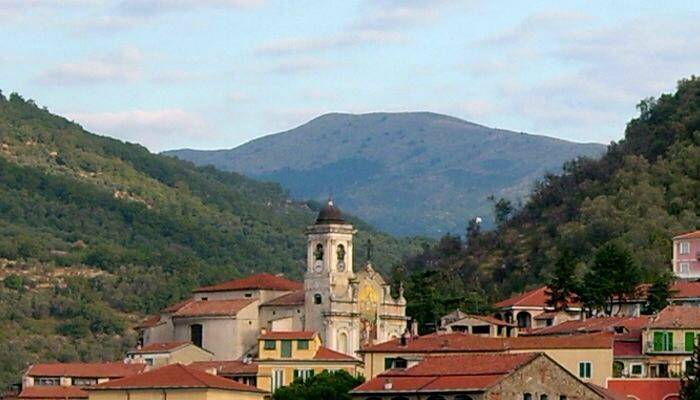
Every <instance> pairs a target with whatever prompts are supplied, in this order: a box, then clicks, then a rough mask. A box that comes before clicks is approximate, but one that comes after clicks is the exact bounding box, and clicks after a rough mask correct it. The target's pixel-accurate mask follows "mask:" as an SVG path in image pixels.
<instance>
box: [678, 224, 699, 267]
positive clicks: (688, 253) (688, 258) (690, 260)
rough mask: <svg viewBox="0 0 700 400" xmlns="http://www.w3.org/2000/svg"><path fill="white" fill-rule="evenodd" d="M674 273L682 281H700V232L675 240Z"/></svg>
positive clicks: (684, 235)
mask: <svg viewBox="0 0 700 400" xmlns="http://www.w3.org/2000/svg"><path fill="white" fill-rule="evenodd" d="M673 273H674V274H675V275H676V276H677V277H678V278H681V279H700V230H698V231H694V232H688V233H684V234H682V235H678V236H676V237H674V238H673Z"/></svg>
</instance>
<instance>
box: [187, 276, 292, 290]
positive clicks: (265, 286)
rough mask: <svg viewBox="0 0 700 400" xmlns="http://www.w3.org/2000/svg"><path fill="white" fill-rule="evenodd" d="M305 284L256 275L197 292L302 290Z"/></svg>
mask: <svg viewBox="0 0 700 400" xmlns="http://www.w3.org/2000/svg"><path fill="white" fill-rule="evenodd" d="M303 288H304V284H303V283H301V282H299V281H293V280H290V279H287V278H283V277H281V276H276V275H271V274H256V275H251V276H248V277H245V278H240V279H233V280H230V281H227V282H224V283H219V284H217V285H211V286H204V287H200V288H199V289H197V290H195V292H225V291H229V290H287V291H292V290H301V289H303Z"/></svg>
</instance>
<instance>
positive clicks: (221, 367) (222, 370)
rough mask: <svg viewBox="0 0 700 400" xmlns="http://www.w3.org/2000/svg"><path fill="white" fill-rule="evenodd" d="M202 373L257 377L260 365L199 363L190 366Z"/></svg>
mask: <svg viewBox="0 0 700 400" xmlns="http://www.w3.org/2000/svg"><path fill="white" fill-rule="evenodd" d="M189 367H191V368H195V369H199V370H202V371H205V372H206V371H209V370H212V369H213V370H216V374H217V375H257V373H258V364H257V363H254V362H250V363H244V362H243V361H238V360H234V361H197V362H193V363H192V364H190V365H189Z"/></svg>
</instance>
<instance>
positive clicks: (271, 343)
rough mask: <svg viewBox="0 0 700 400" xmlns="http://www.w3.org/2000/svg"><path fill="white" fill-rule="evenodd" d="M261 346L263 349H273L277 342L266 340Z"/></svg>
mask: <svg viewBox="0 0 700 400" xmlns="http://www.w3.org/2000/svg"><path fill="white" fill-rule="evenodd" d="M263 348H264V349H265V350H274V349H276V348H277V342H276V341H274V340H266V341H265V345H264V346H263Z"/></svg>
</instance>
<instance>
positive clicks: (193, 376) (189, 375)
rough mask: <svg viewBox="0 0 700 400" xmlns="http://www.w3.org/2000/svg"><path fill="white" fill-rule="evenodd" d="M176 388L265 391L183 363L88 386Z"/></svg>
mask: <svg viewBox="0 0 700 400" xmlns="http://www.w3.org/2000/svg"><path fill="white" fill-rule="evenodd" d="M153 388H157V389H166V388H167V389H176V388H207V389H222V390H234V391H245V392H258V393H261V392H263V391H262V390H260V389H258V388H255V387H253V386H249V385H244V384H242V383H239V382H236V381H233V380H231V379H226V378H222V377H220V376H215V375H211V374H208V373H206V372H204V371H201V370H199V369H196V368H191V367H186V366H184V365H182V364H171V365H166V366H165V367H161V368H158V369H154V370H152V371H148V372H144V373H143V374H138V375H133V376H130V377H128V378H123V379H117V380H113V381H109V382H105V383H102V384H99V385H96V386H92V387H90V388H88V390H110V389H117V390H118V389H153Z"/></svg>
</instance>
